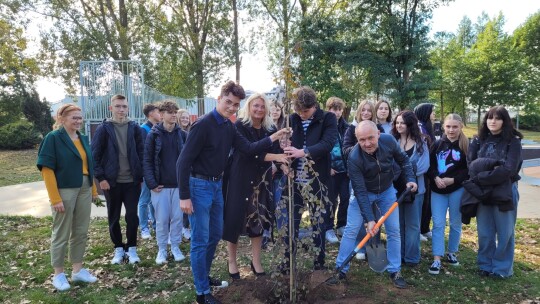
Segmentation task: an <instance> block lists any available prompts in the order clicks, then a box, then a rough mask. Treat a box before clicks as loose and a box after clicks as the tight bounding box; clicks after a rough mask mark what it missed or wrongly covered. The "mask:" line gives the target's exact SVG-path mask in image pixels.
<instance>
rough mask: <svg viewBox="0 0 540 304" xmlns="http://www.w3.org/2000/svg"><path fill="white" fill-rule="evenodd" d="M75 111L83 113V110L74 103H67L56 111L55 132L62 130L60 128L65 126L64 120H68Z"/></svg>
mask: <svg viewBox="0 0 540 304" xmlns="http://www.w3.org/2000/svg"><path fill="white" fill-rule="evenodd" d="M73 111H82V110H81V108H79V107H78V106H76V105H74V104H72V103H67V104H65V105H63V106H61V107H60V109H58V111H56V121H55V122H54V126H53V130H57V129H60V127H62V126H63V125H62V120H63V119H64V118H66V117H67V116H68V114H69V113H70V112H73Z"/></svg>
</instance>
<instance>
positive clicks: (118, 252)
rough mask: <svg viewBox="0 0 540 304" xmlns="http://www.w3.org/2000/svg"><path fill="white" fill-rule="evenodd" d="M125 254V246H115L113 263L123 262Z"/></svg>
mask: <svg viewBox="0 0 540 304" xmlns="http://www.w3.org/2000/svg"><path fill="white" fill-rule="evenodd" d="M125 255H126V252H125V251H124V248H122V247H116V248H114V257H113V258H112V260H111V264H120V263H122V261H124V257H125Z"/></svg>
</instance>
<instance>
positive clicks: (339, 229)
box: [336, 226, 345, 237]
mask: <svg viewBox="0 0 540 304" xmlns="http://www.w3.org/2000/svg"><path fill="white" fill-rule="evenodd" d="M343 231H345V226H342V227H339V228H338V229H337V233H336V235H338V236H340V237H343Z"/></svg>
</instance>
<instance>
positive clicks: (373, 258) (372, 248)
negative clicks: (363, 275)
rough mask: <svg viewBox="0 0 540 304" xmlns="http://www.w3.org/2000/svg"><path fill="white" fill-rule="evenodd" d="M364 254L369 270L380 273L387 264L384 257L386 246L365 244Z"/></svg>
mask: <svg viewBox="0 0 540 304" xmlns="http://www.w3.org/2000/svg"><path fill="white" fill-rule="evenodd" d="M366 255H367V260H368V264H369V268H371V270H373V271H375V272H378V273H382V272H384V271H385V270H386V267H387V266H388V259H387V257H386V247H385V246H384V245H383V244H381V243H378V244H369V245H368V246H366Z"/></svg>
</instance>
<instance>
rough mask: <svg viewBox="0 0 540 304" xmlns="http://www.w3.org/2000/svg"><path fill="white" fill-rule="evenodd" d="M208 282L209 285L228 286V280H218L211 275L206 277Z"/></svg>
mask: <svg viewBox="0 0 540 304" xmlns="http://www.w3.org/2000/svg"><path fill="white" fill-rule="evenodd" d="M208 283H209V284H210V286H211V287H216V288H225V287H228V286H229V282H227V281H220V280H218V279H214V278H212V277H210V276H209V277H208Z"/></svg>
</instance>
